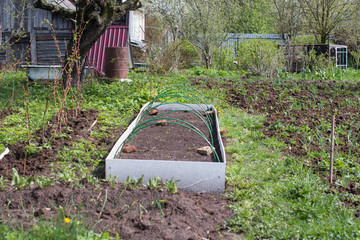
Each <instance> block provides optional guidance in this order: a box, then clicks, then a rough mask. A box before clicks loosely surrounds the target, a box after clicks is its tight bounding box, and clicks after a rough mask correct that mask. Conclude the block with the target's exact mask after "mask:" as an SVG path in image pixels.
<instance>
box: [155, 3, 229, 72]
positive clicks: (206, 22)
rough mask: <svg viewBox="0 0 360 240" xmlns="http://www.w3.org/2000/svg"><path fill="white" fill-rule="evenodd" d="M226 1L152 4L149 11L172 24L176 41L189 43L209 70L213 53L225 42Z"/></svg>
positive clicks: (170, 25)
mask: <svg viewBox="0 0 360 240" xmlns="http://www.w3.org/2000/svg"><path fill="white" fill-rule="evenodd" d="M226 2H227V1H226V0H178V1H174V0H151V1H150V3H149V8H150V9H151V10H152V11H153V12H154V13H156V14H158V15H159V16H161V17H162V18H163V19H164V20H165V21H166V22H167V24H168V26H169V28H170V29H171V32H172V34H173V37H174V39H175V38H181V39H186V40H189V41H190V42H191V43H193V44H194V47H195V48H196V49H197V51H198V52H199V53H200V55H201V59H202V61H203V64H204V66H205V67H206V68H208V67H209V66H210V64H211V50H212V48H214V47H219V46H220V44H221V43H222V42H223V41H224V40H225V38H226V34H225V29H226V21H225V18H224V11H226Z"/></svg>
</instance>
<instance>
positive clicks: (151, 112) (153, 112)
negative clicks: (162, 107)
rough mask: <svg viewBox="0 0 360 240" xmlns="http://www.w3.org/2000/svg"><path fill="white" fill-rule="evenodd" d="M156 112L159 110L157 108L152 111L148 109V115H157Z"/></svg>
mask: <svg viewBox="0 0 360 240" xmlns="http://www.w3.org/2000/svg"><path fill="white" fill-rule="evenodd" d="M158 112H159V110H157V109H153V110H152V111H150V113H149V114H150V115H157V114H158Z"/></svg>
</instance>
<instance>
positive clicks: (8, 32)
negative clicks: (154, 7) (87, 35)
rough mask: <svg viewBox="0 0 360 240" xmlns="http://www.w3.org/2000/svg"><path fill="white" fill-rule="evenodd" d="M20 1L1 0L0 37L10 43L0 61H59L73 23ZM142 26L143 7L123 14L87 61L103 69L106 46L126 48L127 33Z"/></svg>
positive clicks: (67, 3)
mask: <svg viewBox="0 0 360 240" xmlns="http://www.w3.org/2000/svg"><path fill="white" fill-rule="evenodd" d="M48 1H57V2H58V3H59V4H60V5H61V6H62V7H65V8H73V9H75V5H74V4H73V3H72V1H71V0H61V1H58V0H48ZM17 2H18V4H17ZM23 2H24V1H23V0H0V35H1V38H0V39H1V40H2V43H10V44H8V46H9V47H8V48H6V50H3V51H1V49H0V63H2V62H8V61H11V60H13V59H14V57H15V59H16V60H17V61H20V62H30V63H31V64H34V65H58V64H61V60H64V59H65V54H66V46H67V43H68V41H69V39H70V38H71V36H72V33H73V29H74V24H73V22H72V21H71V20H68V19H64V18H62V17H60V16H58V15H56V14H53V13H51V12H49V11H45V10H42V9H37V8H34V7H33V5H32V4H33V0H30V3H29V5H28V6H27V5H26V6H25V5H24V4H22V3H23ZM19 13H23V14H19ZM139 14H140V15H141V14H142V15H143V18H142V19H141V20H142V21H140V22H139V21H134V23H135V25H134V24H132V23H131V22H132V21H133V19H134V17H133V16H135V15H136V16H138V15H139ZM138 18H139V17H138ZM20 28H21V29H22V31H21V32H22V34H21V37H20V36H18V34H16V31H17V29H20ZM136 29H138V30H136ZM139 29H140V30H139ZM144 29H145V13H144V12H143V11H142V10H140V11H139V13H136V14H134V13H133V12H130V13H128V14H126V15H125V16H124V17H123V18H122V19H119V20H118V21H116V22H115V23H114V25H113V26H111V27H110V28H109V29H108V30H107V31H106V32H105V33H104V35H103V36H102V37H100V39H99V40H98V42H96V43H95V45H94V47H93V49H92V50H91V52H90V53H91V54H89V64H90V65H94V67H95V68H97V69H98V70H99V71H102V70H103V69H102V68H103V60H102V59H103V54H104V49H105V47H114V46H116V47H125V46H127V45H128V42H129V32H130V33H132V32H134V33H137V36H138V35H139V32H141V31H144ZM140 35H141V34H140ZM143 35H145V34H143ZM54 36H56V41H55V40H54V39H55V38H54ZM141 37H142V36H140V38H141ZM142 40H144V39H142Z"/></svg>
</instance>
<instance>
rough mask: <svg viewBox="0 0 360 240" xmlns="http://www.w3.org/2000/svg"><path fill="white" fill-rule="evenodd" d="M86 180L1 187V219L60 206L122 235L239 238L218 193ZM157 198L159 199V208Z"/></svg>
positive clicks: (20, 219)
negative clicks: (96, 186)
mask: <svg viewBox="0 0 360 240" xmlns="http://www.w3.org/2000/svg"><path fill="white" fill-rule="evenodd" d="M85 185H87V186H86V188H71V187H69V186H67V185H64V184H62V185H57V186H54V187H48V188H46V189H32V190H23V191H12V190H7V191H5V192H0V205H1V206H6V207H5V208H2V210H1V211H0V214H1V215H2V217H1V220H0V223H1V222H8V223H11V224H19V223H21V224H23V225H24V226H25V227H27V226H31V224H32V221H33V218H40V217H41V218H42V219H44V220H45V221H47V220H51V219H57V217H58V212H59V210H58V209H57V208H58V207H59V206H61V207H62V208H63V211H64V213H65V216H61V217H68V218H70V220H72V221H78V220H80V222H82V223H84V224H86V225H87V226H89V227H92V226H94V225H95V223H97V224H96V227H95V230H96V231H103V230H104V229H106V231H108V232H109V233H110V235H112V236H115V235H116V233H118V234H119V236H120V237H121V239H139V240H140V239H144V240H145V239H146V240H148V239H174V240H175V239H199V240H200V239H235V238H234V235H232V234H230V233H227V231H226V230H225V229H224V221H225V220H226V219H229V218H230V217H231V216H232V215H233V213H232V212H231V210H229V209H227V208H226V207H225V206H226V205H227V204H228V202H227V201H226V200H224V199H223V198H222V197H221V196H220V195H210V194H195V193H188V192H184V191H181V190H179V191H178V192H177V193H176V194H171V193H169V192H168V191H166V190H164V191H158V190H149V189H147V188H146V187H141V186H140V187H139V188H138V189H135V190H127V189H125V188H124V186H123V185H122V184H116V186H115V188H111V187H110V185H109V183H102V184H101V186H100V190H93V189H92V186H91V185H90V184H85ZM156 201H160V202H161V208H160V207H159V206H158V205H157V204H156ZM104 203H105V206H104ZM54 206H56V207H57V208H54ZM103 206H104V208H103ZM32 212H34V216H31V213H32ZM28 214H30V217H29V216H28ZM60 221H63V219H62V218H61V219H60ZM221 236H223V237H221Z"/></svg>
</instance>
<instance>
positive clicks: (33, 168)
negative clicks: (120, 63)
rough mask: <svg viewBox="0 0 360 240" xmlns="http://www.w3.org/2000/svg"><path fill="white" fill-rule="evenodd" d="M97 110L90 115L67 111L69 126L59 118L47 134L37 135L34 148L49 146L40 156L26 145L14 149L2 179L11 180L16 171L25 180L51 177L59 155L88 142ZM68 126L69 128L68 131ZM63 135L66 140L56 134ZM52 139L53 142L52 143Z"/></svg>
mask: <svg viewBox="0 0 360 240" xmlns="http://www.w3.org/2000/svg"><path fill="white" fill-rule="evenodd" d="M96 114H97V110H87V111H80V112H78V113H77V112H75V111H67V112H66V113H65V114H63V115H62V116H63V117H65V116H66V124H65V122H63V121H61V120H59V116H58V115H57V116H54V117H53V118H52V119H51V120H50V122H49V127H48V128H47V129H46V130H45V131H43V130H39V131H37V132H36V133H35V134H34V135H35V139H33V140H31V144H32V145H33V146H43V143H47V142H49V143H50V144H49V146H48V147H41V148H39V149H38V151H37V152H36V153H29V151H26V146H28V144H27V143H25V142H19V143H16V144H15V145H10V146H8V148H9V149H10V153H9V154H8V155H6V156H5V158H4V159H2V160H1V165H0V176H3V177H4V178H6V179H10V178H11V169H12V168H15V169H16V170H17V171H18V172H19V173H21V174H22V175H25V176H37V175H42V176H47V175H49V174H50V170H51V168H50V163H55V162H56V161H57V158H56V154H57V152H58V151H59V150H61V149H63V148H64V146H71V142H74V141H76V140H78V139H80V138H84V139H86V138H88V137H89V136H90V131H87V130H88V129H89V128H90V126H91V125H92V123H93V122H94V121H95V120H96ZM65 125H66V126H67V127H66V128H65ZM56 132H57V133H59V132H60V133H62V134H63V135H62V137H53V138H52V136H53V135H54V134H55V133H56ZM51 138H52V140H51V141H49V140H50V139H51Z"/></svg>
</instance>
